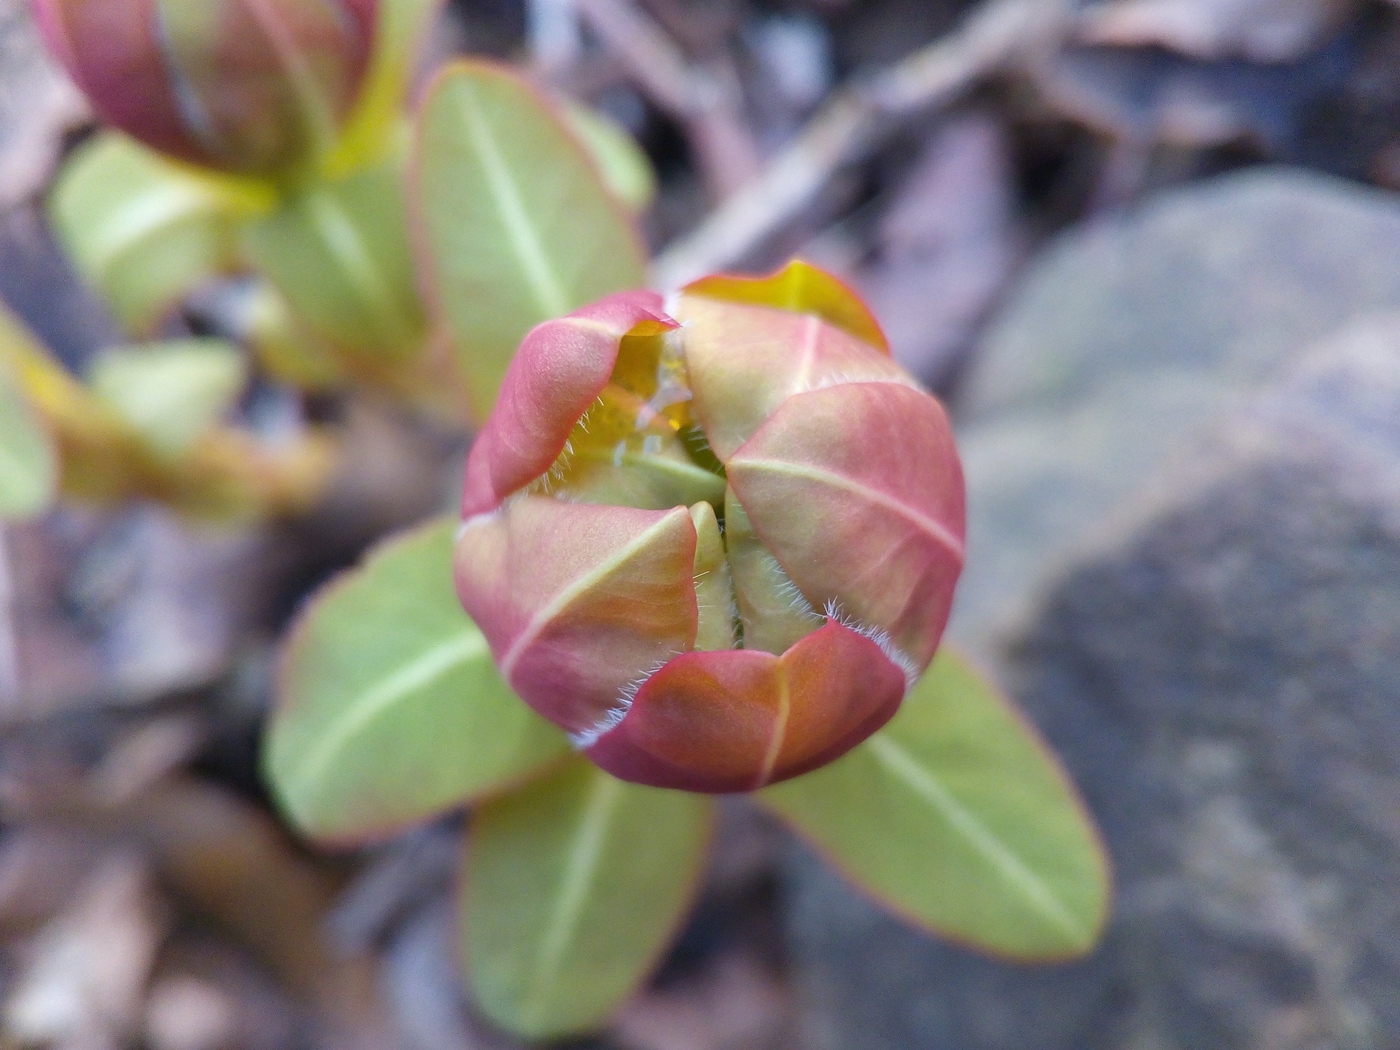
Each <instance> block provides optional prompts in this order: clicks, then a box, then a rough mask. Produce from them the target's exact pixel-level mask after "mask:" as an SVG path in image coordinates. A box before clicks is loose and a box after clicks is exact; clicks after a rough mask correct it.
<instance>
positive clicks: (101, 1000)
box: [4, 852, 164, 1046]
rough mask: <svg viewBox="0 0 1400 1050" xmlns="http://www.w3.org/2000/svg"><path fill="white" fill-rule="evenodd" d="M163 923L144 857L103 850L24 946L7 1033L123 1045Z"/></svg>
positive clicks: (28, 1039)
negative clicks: (64, 906) (63, 906)
mask: <svg viewBox="0 0 1400 1050" xmlns="http://www.w3.org/2000/svg"><path fill="white" fill-rule="evenodd" d="M163 926H164V922H163V919H162V915H161V909H160V908H159V907H158V906H157V905H156V903H155V901H154V900H153V897H152V887H151V879H150V873H149V871H148V869H147V867H146V864H145V862H144V861H143V860H141V859H140V858H139V857H137V856H135V855H134V854H131V853H129V852H114V853H112V854H109V855H108V857H107V858H106V860H104V861H103V862H102V864H101V865H100V866H99V867H98V868H97V870H96V871H94V872H93V874H92V877H91V878H90V879H89V880H88V881H87V883H86V884H85V885H84V887H83V889H82V890H81V891H80V892H79V894H78V896H77V898H76V899H75V900H74V901H73V904H72V906H71V907H70V908H69V909H68V910H67V911H65V912H64V913H63V914H61V915H60V916H58V917H57V918H56V919H54V920H53V921H52V922H51V923H49V924H48V925H47V926H45V927H44V928H43V929H42V930H41V931H40V932H39V933H38V935H37V936H36V937H35V938H34V940H33V941H32V942H31V943H30V944H29V945H28V950H27V951H26V952H25V955H26V959H25V963H24V967H23V970H22V972H21V974H20V977H19V980H18V982H17V984H16V986H15V988H14V991H13V992H12V994H11V995H10V997H9V999H8V1001H7V1002H6V1004H5V1012H4V1024H5V1034H6V1036H8V1037H9V1038H10V1039H13V1040H15V1041H17V1042H19V1043H20V1044H22V1045H51V1044H59V1045H62V1046H74V1045H83V1046H101V1045H112V1046H120V1045H122V1044H123V1043H124V1042H125V1041H127V1040H128V1039H129V1038H130V1037H131V1036H132V1035H133V1034H135V1032H136V1030H137V1026H138V1024H139V1021H140V1018H141V1013H142V1003H143V1001H144V998H145V988H146V982H147V980H148V979H149V977H150V973H151V967H152V964H153V963H154V961H155V955H156V949H157V948H158V947H159V945H160V941H161V939H162V937H163V936H164V930H163Z"/></svg>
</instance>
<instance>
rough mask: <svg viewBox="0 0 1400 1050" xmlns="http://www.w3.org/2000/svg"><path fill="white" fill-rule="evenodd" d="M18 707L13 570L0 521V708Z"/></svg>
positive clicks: (17, 659) (17, 663)
mask: <svg viewBox="0 0 1400 1050" xmlns="http://www.w3.org/2000/svg"><path fill="white" fill-rule="evenodd" d="M18 706H19V645H18V640H17V639H16V637H15V593H14V583H13V569H12V568H11V565H10V549H9V543H8V537H7V536H6V534H5V526H4V525H2V524H0V711H4V712H6V713H7V714H8V713H12V712H13V710H14V709H15V708H16V707H18Z"/></svg>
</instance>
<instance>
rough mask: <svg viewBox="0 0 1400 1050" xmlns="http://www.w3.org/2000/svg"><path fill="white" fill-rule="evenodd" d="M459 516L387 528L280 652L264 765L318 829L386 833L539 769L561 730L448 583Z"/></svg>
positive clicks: (294, 809) (281, 792)
mask: <svg viewBox="0 0 1400 1050" xmlns="http://www.w3.org/2000/svg"><path fill="white" fill-rule="evenodd" d="M454 529H455V523H454V522H451V521H438V522H434V523H433V524H431V525H427V526H424V527H422V528H421V529H419V530H417V531H415V532H411V533H409V534H407V535H405V536H402V537H400V538H398V539H395V540H391V541H389V542H387V543H385V544H384V545H382V546H381V547H379V548H378V549H377V550H376V551H374V552H373V553H371V554H370V556H369V557H368V559H367V560H366V562H365V563H364V564H363V565H362V566H361V567H359V568H357V569H355V570H352V571H351V572H349V573H347V574H346V575H345V576H343V577H341V578H340V580H338V581H337V582H334V583H332V584H331V585H330V586H329V587H327V588H326V589H325V590H324V591H322V592H321V593H320V594H319V595H318V596H317V597H316V598H315V599H313V601H312V603H311V605H310V606H308V608H307V609H306V611H305V612H304V613H303V614H302V616H301V618H300V620H299V622H298V623H297V625H296V627H295V628H294V630H293V632H292V635H291V639H290V641H289V643H288V649H287V652H286V654H285V657H284V663H283V666H282V673H281V679H280V683H279V695H278V703H277V708H276V710H275V712H274V714H273V718H272V721H271V724H270V726H269V729H268V735H267V741H266V770H267V775H268V779H269V781H270V782H271V784H272V786H273V790H274V791H275V793H276V795H277V797H278V799H279V801H280V802H281V804H282V807H283V809H284V810H285V811H286V812H287V814H288V815H289V816H290V817H291V819H292V821H293V822H294V823H295V825H296V826H297V827H299V828H300V829H302V830H303V831H304V832H306V833H307V834H310V835H314V836H317V837H323V838H329V839H338V840H353V839H362V838H371V837H376V836H380V835H383V834H386V833H388V832H391V831H393V830H394V829H397V828H399V827H402V826H403V825H406V824H410V823H412V822H414V821H418V820H421V819H424V818H426V817H429V816H433V815H435V814H437V813H440V812H442V811H444V810H446V809H450V808H451V807H453V806H455V805H458V804H460V803H462V802H464V801H468V800H471V799H473V798H477V797H480V796H482V795H485V794H491V793H494V792H498V791H501V790H504V789H506V788H508V787H511V786H513V785H515V784H518V783H520V782H522V781H523V780H526V779H528V778H529V777H531V776H533V775H535V774H536V773H538V772H539V771H541V770H542V769H544V768H545V767H547V766H548V765H549V764H550V763H551V762H555V761H557V760H558V759H560V758H561V757H562V756H563V755H564V754H565V753H566V752H567V749H568V745H567V742H566V741H565V739H564V735H563V734H562V733H561V732H559V730H557V729H555V728H554V727H553V726H551V725H550V724H549V723H547V722H545V721H544V720H543V719H542V718H540V717H539V716H538V715H536V714H535V713H534V712H533V711H531V710H530V709H529V708H528V707H526V706H525V704H524V703H523V702H522V701H521V700H519V699H518V698H517V697H516V696H515V695H514V694H513V693H512V692H511V691H510V688H509V687H508V686H507V685H506V683H505V682H504V681H503V680H502V679H501V676H500V674H499V673H497V671H496V668H495V665H494V664H493V663H492V660H491V653H490V651H489V650H488V649H487V646H486V639H485V638H483V637H482V635H481V632H480V631H479V630H477V628H476V625H475V624H473V623H472V622H471V620H469V619H468V618H467V616H466V614H465V613H463V612H462V609H461V606H460V605H459V604H458V602H457V597H456V595H455V594H454V593H453V591H452V569H451V566H452V534H453V530H454Z"/></svg>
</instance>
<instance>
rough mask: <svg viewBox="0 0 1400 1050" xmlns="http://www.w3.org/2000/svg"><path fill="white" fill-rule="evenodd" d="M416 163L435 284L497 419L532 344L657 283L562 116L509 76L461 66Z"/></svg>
mask: <svg viewBox="0 0 1400 1050" xmlns="http://www.w3.org/2000/svg"><path fill="white" fill-rule="evenodd" d="M416 151H417V153H416V160H415V165H414V167H415V174H414V176H413V185H412V188H411V190H410V192H411V193H412V194H413V200H414V208H415V221H416V223H417V225H418V238H419V242H420V244H421V246H422V248H423V249H424V253H425V257H424V259H423V271H424V276H425V279H426V283H427V286H428V288H429V289H430V294H431V296H432V300H433V307H434V309H435V310H436V311H437V312H438V315H439V317H440V320H441V321H442V323H443V324H444V325H445V326H446V329H447V332H448V333H449V335H450V337H451V340H452V343H453V348H454V350H455V351H456V354H457V357H458V361H459V364H460V367H461V369H462V373H463V375H465V376H466V377H467V379H468V382H469V386H470V387H471V395H472V403H473V407H474V410H475V412H476V413H477V414H478V416H479V417H480V418H483V419H484V418H485V417H486V415H487V414H488V413H489V412H490V409H491V406H492V404H493V403H494V401H495V397H496V392H497V390H498V389H499V387H500V383H501V378H502V376H504V374H505V370H506V366H507V364H509V362H510V359H511V356H512V355H513V354H514V353H515V348H516V346H517V345H519V343H520V340H521V338H522V337H523V336H524V335H525V333H526V332H528V331H529V330H530V329H531V328H532V327H534V326H535V325H536V324H539V323H540V322H541V321H545V320H548V319H550V318H553V317H558V316H561V315H562V314H566V313H568V312H569V311H571V310H575V309H577V308H578V307H580V306H583V305H585V304H587V303H590V302H592V301H593V300H595V299H599V298H601V297H603V296H605V295H609V294H611V293H613V292H617V291H622V290H624V289H628V288H638V287H641V286H643V285H644V284H645V281H646V268H645V256H644V254H643V249H642V243H641V239H640V237H639V235H638V232H637V230H636V228H635V226H634V224H633V221H632V219H631V217H630V216H629V215H628V214H627V211H626V209H625V208H624V207H623V205H622V204H621V203H620V202H619V201H618V199H617V198H616V197H614V196H613V194H612V192H611V191H610V190H609V189H608V188H607V186H606V184H605V183H604V182H603V180H602V177H601V176H600V175H599V173H598V169H597V168H596V167H595V165H594V163H593V161H592V160H591V159H590V157H589V156H588V154H587V153H586V152H585V150H584V148H583V147H582V145H580V143H579V142H578V140H577V139H576V138H575V137H574V136H573V135H572V134H571V133H570V132H569V131H568V129H567V128H566V127H565V125H564V123H563V122H562V121H561V119H560V117H559V116H558V114H557V112H556V111H555V109H554V108H553V107H552V106H551V105H550V104H549V103H548V102H547V101H546V100H545V99H544V97H543V96H542V95H540V94H539V93H538V92H536V91H535V90H534V89H533V88H531V87H530V86H529V85H528V84H527V83H525V82H524V81H523V80H522V79H521V78H520V77H518V76H517V75H515V74H514V73H511V72H509V71H508V70H506V69H505V68H504V67H499V66H493V65H489V64H486V63H482V62H463V63H458V64H456V65H454V66H451V67H449V69H448V70H447V71H446V72H445V73H443V75H442V76H441V77H439V79H438V81H437V83H436V85H435V86H434V88H433V90H432V91H431V93H430V94H429V96H428V99H427V101H426V102H425V104H424V106H423V111H422V113H421V115H420V117H419V122H418V133H417V146H416Z"/></svg>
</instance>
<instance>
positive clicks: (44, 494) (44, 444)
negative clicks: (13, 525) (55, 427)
mask: <svg viewBox="0 0 1400 1050" xmlns="http://www.w3.org/2000/svg"><path fill="white" fill-rule="evenodd" d="M4 338H5V330H4V328H3V327H0V339H4ZM57 487H58V457H57V455H56V453H55V451H54V447H53V442H52V441H51V440H50V439H49V435H48V433H47V432H46V431H45V430H44V427H43V425H42V424H41V423H40V422H39V418H38V416H37V415H36V414H35V413H34V410H33V409H32V408H30V406H29V399H28V398H26V397H25V395H24V391H23V390H21V389H20V387H19V377H18V376H17V375H16V373H15V371H14V369H12V368H11V367H10V366H9V365H7V364H6V363H5V362H4V360H3V359H0V521H4V520H7V519H14V518H27V517H30V516H31V515H34V514H38V513H39V512H40V511H42V510H43V509H44V508H45V507H47V506H48V504H49V501H50V500H52V499H53V496H54V491H55V489H56V488H57Z"/></svg>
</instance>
